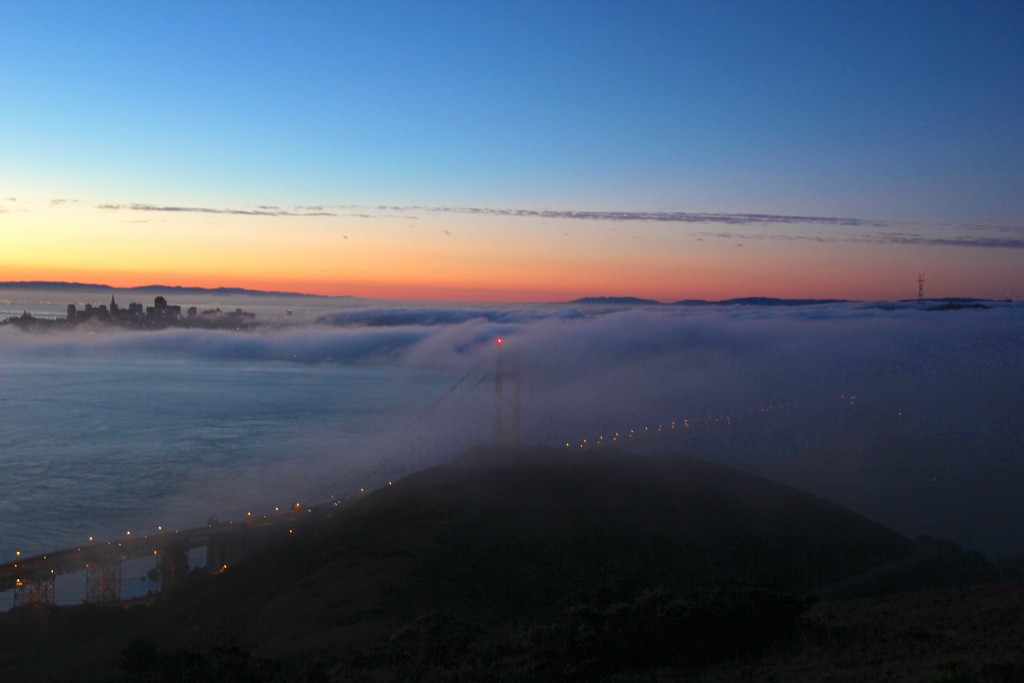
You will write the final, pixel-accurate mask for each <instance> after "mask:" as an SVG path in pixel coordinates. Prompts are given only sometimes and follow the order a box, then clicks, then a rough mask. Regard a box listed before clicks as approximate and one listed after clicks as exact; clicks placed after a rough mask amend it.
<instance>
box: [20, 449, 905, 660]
mask: <svg viewBox="0 0 1024 683" xmlns="http://www.w3.org/2000/svg"><path fill="white" fill-rule="evenodd" d="M910 552H912V544H911V543H910V542H909V541H908V540H907V539H905V538H903V537H901V536H899V535H897V534H895V533H892V532H890V531H888V530H886V529H884V528H882V527H880V526H878V525H876V524H874V523H872V522H869V521H868V520H866V519H864V518H862V517H859V516H857V515H855V514H853V513H851V512H849V511H847V510H844V509H842V508H839V507H837V506H835V505H832V504H830V503H827V502H825V501H824V500H821V499H818V498H815V497H812V496H809V495H806V494H803V493H800V492H797V491H795V490H792V489H789V488H787V487H784V486H781V485H778V484H774V483H771V482H769V481H767V480H764V479H761V478H758V477H755V476H752V475H746V474H742V473H739V472H736V471H734V470H731V469H728V468H726V467H722V466H718V465H713V464H710V463H707V462H703V461H699V460H694V459H691V458H687V457H685V456H680V455H673V456H664V455H662V456H635V455H628V454H625V453H619V452H614V451H602V452H597V453H594V452H587V453H577V452H571V451H565V450H555V449H541V448H527V447H516V448H512V447H508V448H499V447H484V448H476V449H473V450H471V451H469V452H467V453H465V454H464V455H462V456H460V457H459V458H457V459H456V460H454V461H453V462H451V463H450V464H448V465H445V466H442V467H438V468H434V469H431V470H426V471H423V472H420V473H418V474H415V475H412V476H410V477H407V478H406V479H403V480H401V481H399V482H396V484H395V486H393V487H389V488H386V489H384V490H380V491H377V492H375V493H373V494H372V495H368V496H367V497H366V499H364V500H362V501H360V502H359V503H357V504H355V505H353V506H352V507H351V508H349V509H346V510H343V511H342V512H340V513H339V514H338V515H337V516H336V517H334V518H333V519H331V520H329V521H327V522H324V523H323V524H321V525H320V526H318V527H316V528H311V529H307V530H305V531H303V533H301V534H299V535H297V536H296V537H294V538H293V539H290V540H289V542H288V543H286V544H283V545H281V546H278V547H275V548H272V549H271V550H269V551H268V552H266V553H264V554H263V555H262V556H259V557H256V558H253V560H251V561H249V562H243V563H240V564H238V565H237V566H235V567H233V568H231V570H230V571H228V572H227V573H225V574H223V575H221V576H217V577H212V578H211V579H210V580H205V581H201V582H197V583H195V584H193V585H191V586H189V587H186V588H185V589H183V590H182V591H180V592H179V593H178V594H176V595H175V596H174V597H173V598H171V599H169V600H166V601H164V602H162V603H160V604H157V605H155V606H153V607H151V608H137V609H132V610H128V611H127V613H123V614H119V615H116V616H112V617H110V618H109V619H108V621H109V622H110V623H109V625H108V626H109V627H108V630H107V631H106V632H103V631H102V629H96V628H91V629H90V628H83V629H80V631H79V632H78V635H73V636H70V635H67V634H64V635H62V637H61V639H58V640H59V641H61V642H55V641H53V640H51V641H49V642H48V641H46V639H35V640H33V642H32V647H33V648H39V649H38V651H37V652H36V654H35V655H30V654H27V653H26V652H25V651H24V650H20V655H19V656H20V657H21V658H27V660H26V661H25V664H26V665H32V662H33V661H34V662H35V665H36V666H37V668H36V669H35V671H36V672H37V673H38V672H39V671H40V669H39V668H38V665H39V664H38V663H39V661H40V660H39V657H40V656H42V657H44V658H45V657H47V655H48V654H50V653H48V648H58V649H59V648H66V649H67V650H68V651H72V650H73V651H75V652H76V654H78V655H79V656H83V657H86V658H89V657H94V658H96V659H97V660H99V661H97V666H96V667H90V668H88V669H77V668H76V669H75V671H74V675H77V676H79V678H78V679H76V678H74V676H73V675H71V673H70V672H69V671H67V670H62V671H61V672H60V674H59V675H55V679H57V680H93V679H94V678H93V677H94V676H95V680H103V679H104V676H107V677H109V678H113V677H115V676H116V674H117V670H116V669H115V668H114V665H116V664H117V662H118V653H121V652H122V651H123V650H124V648H125V647H126V646H127V645H128V644H129V642H130V641H131V640H132V639H135V641H134V644H133V645H132V648H134V649H130V650H129V651H128V652H129V654H132V657H134V659H133V660H132V661H135V662H136V663H135V664H134V665H133V666H135V665H137V666H140V667H142V669H145V667H146V666H147V664H146V662H149V663H150V664H149V665H152V666H155V664H153V662H156V661H163V662H164V664H166V662H167V661H168V660H160V659H159V656H158V655H157V654H155V653H156V652H163V653H178V654H179V655H180V654H181V653H192V654H191V655H190V656H194V657H198V658H199V659H200V660H202V661H206V662H207V666H208V667H213V666H214V664H210V663H209V662H220V664H223V662H222V659H223V658H224V657H227V656H228V655H225V654H224V653H235V654H236V655H238V653H243V654H244V655H245V657H246V658H249V657H251V658H252V659H251V662H256V661H261V662H270V663H273V664H274V666H271V668H270V669H268V670H267V671H269V672H270V673H267V672H264V673H263V674H260V675H261V676H263V677H262V678H260V677H258V676H257V677H255V678H250V679H246V680H288V678H287V677H283V676H285V674H284V673H282V672H283V671H286V670H288V667H290V666H299V663H303V664H302V666H306V665H309V666H313V664H310V663H314V664H315V668H317V670H318V671H321V672H326V673H325V675H326V674H328V673H329V674H331V675H332V676H333V675H335V674H338V672H340V671H347V670H348V668H347V667H350V666H356V669H357V670H362V671H378V670H379V669H381V667H383V668H388V667H390V666H392V665H393V664H394V661H393V659H394V657H395V656H397V655H395V652H393V651H392V650H389V649H388V647H389V646H388V645H387V644H388V643H393V642H394V638H396V637H399V634H402V633H404V634H405V636H402V637H405V638H412V639H413V640H414V641H415V643H414V644H412V645H409V646H408V647H405V646H403V647H402V648H399V652H400V654H401V656H402V657H406V656H407V654H408V652H418V651H419V650H418V649H417V648H423V647H426V648H427V650H429V651H433V650H431V649H430V648H432V647H435V646H434V645H429V643H428V644H426V645H425V644H424V643H425V642H428V641H429V638H431V637H436V636H437V633H438V632H443V633H445V634H448V635H446V636H445V638H446V639H448V638H449V637H456V636H455V635H452V634H460V633H461V634H462V635H461V636H458V638H462V639H463V641H464V644H463V645H458V647H457V648H456V650H458V648H462V647H469V645H470V644H472V643H474V642H475V643H476V647H484V645H481V644H480V643H485V644H486V643H487V642H489V640H488V638H490V637H491V636H486V637H485V636H484V635H482V634H486V633H489V632H490V633H495V632H499V631H501V629H503V628H507V627H509V625H512V624H516V623H518V624H522V623H523V620H528V621H529V620H541V622H538V623H547V622H545V621H544V620H549V619H554V620H555V621H554V622H552V623H553V624H554V625H553V626H550V627H545V628H553V629H555V630H556V631H557V632H559V633H577V632H578V631H579V629H578V628H577V626H575V625H573V624H576V623H577V622H576V621H574V620H577V619H579V618H580V617H579V614H580V612H579V611H578V610H577V611H576V612H573V614H575V615H576V616H573V617H572V618H571V619H570V620H569V621H564V619H563V620H562V621H559V619H562V617H559V616H558V615H559V614H562V612H560V610H563V609H564V608H565V607H564V606H565V604H566V600H567V599H569V600H570V601H571V600H577V601H578V600H580V599H582V600H583V601H584V605H585V606H586V609H585V610H584V611H585V612H586V613H587V614H591V615H592V616H591V617H588V619H592V618H597V619H600V620H605V621H607V622H608V623H610V624H615V623H619V622H617V621H616V620H621V619H624V618H626V617H623V616H622V614H623V613H621V611H620V610H621V608H620V607H617V605H620V604H628V605H632V607H630V608H629V609H630V610H634V611H635V612H636V614H634V616H632V617H629V619H628V621H630V623H635V622H636V619H637V618H639V617H637V616H636V615H639V614H646V615H648V616H647V617H645V620H646V621H647V622H649V623H655V622H657V620H660V619H667V620H668V621H667V622H666V623H667V624H668V625H669V626H671V625H672V624H675V626H673V628H676V627H678V628H682V629H684V630H685V629H688V628H691V627H692V623H691V621H692V619H695V618H696V617H694V616H693V614H703V612H701V610H705V611H707V610H712V611H713V610H718V609H719V608H720V607H721V605H723V604H728V605H729V607H728V609H729V610H732V612H730V613H734V614H736V615H739V616H735V617H732V618H736V619H739V620H740V621H742V622H744V623H745V622H746V621H749V619H747V618H746V617H743V616H742V615H743V614H746V612H743V610H749V609H756V610H760V612H759V613H765V610H768V611H769V612H770V611H771V610H772V609H774V608H772V607H771V605H774V604H776V603H775V602H772V600H774V599H773V598H768V602H765V600H766V598H764V595H767V593H765V594H764V595H762V593H757V594H756V595H754V596H753V597H751V596H750V595H748V594H747V593H742V591H746V590H748V589H749V588H750V587H751V586H761V587H767V588H769V589H771V591H774V592H772V593H771V594H779V595H781V594H784V593H785V594H790V595H796V594H799V593H802V592H804V591H807V590H809V589H812V588H814V587H817V586H819V585H822V584H826V583H832V582H835V581H839V580H841V579H843V578H845V577H848V576H852V575H855V574H858V573H861V572H863V571H865V570H867V569H868V568H870V567H872V566H875V565H878V564H881V563H885V562H889V561H892V560H894V559H896V558H899V557H902V556H905V555H906V554H908V553H910ZM723 588H724V589H726V590H730V591H731V590H736V591H740V592H741V593H742V597H740V598H738V599H737V598H735V597H729V598H727V599H726V602H724V603H723V602H720V601H719V602H716V601H717V600H719V599H718V598H714V599H712V601H711V602H710V603H709V602H707V598H706V596H708V595H712V593H709V591H713V589H723ZM608 590H611V591H612V594H614V595H617V596H619V597H616V598H615V599H610V598H608V597H607V596H608V595H610V594H609V593H607V591H608ZM758 590H761V589H758ZM595 591H596V592H595ZM602 591H604V592H603V593H602ZM650 591H655V592H654V593H650ZM659 591H660V592H659ZM586 595H590V596H591V597H589V598H586V597H585V598H580V597H579V596H586ZM601 595H604V596H605V597H600V596H601ZM693 595H702V596H705V598H701V600H702V602H699V604H698V606H696V607H694V606H692V605H691V606H690V607H687V608H686V609H685V610H684V609H683V608H682V607H680V606H679V605H680V603H679V602H678V600H676V599H675V598H674V597H673V596H693ZM759 595H760V596H761V597H758V596H759ZM572 596H576V597H575V598H573V597H572ZM594 596H598V597H594ZM645 596H646V597H645ZM623 601H625V602H624V603H623ZM737 604H740V605H741V607H737V606H736V605H737ZM779 604H785V605H792V604H795V603H794V602H792V601H790V602H785V601H783V603H779ZM708 605H712V606H711V607H709V606H708ZM766 605H768V607H766ZM789 609H790V608H789V607H786V608H784V609H783V611H784V612H785V611H786V610H789ZM680 610H682V611H680ZM694 610H696V611H694ZM737 610H739V611H738V612H737ZM118 611H119V612H120V610H118ZM798 611H799V610H797V612H798ZM797 612H793V615H794V616H795V614H796V613H797ZM787 613H788V612H787ZM630 614H632V612H630ZM595 615H596V616H595ZM616 615H618V616H616ZM652 615H655V616H652ZM657 615H660V616H657ZM681 615H682V616H681ZM686 615H690V616H686ZM15 616H17V615H15ZM702 618H703V617H702ZM439 619H440V622H439V621H438V620H439ZM652 619H654V620H655V621H651V620H652ZM680 619H682V621H680ZM424 620H426V621H424ZM687 620H691V621H687ZM438 623H442V624H445V625H444V626H443V627H442V626H438V625H437V624H438ZM658 623H660V622H658ZM694 623H695V622H694ZM737 623H740V622H737ZM425 624H426V626H425ZM431 624H433V625H432V626H431ZM680 624H682V625H681V626H680ZM12 625H13V624H12V622H11V620H10V618H9V619H7V620H6V621H2V622H0V642H4V643H7V645H6V647H8V648H11V647H14V645H13V644H14V643H15V642H16V641H17V638H15V639H14V640H11V639H9V638H4V637H3V636H5V634H6V633H7V632H8V631H7V629H8V628H10V627H12ZM684 627H685V628H684ZM609 628H610V627H609ZM410 629H411V630H410ZM439 629H440V630H439ZM535 631H536V629H534V630H532V631H530V630H528V631H527V632H526V633H527V635H529V633H535ZM612 632H614V629H613V631H612ZM101 633H102V634H103V635H101V636H100V635H99V634H101ZM410 634H411V635H410ZM520 635H522V634H520ZM527 635H523V636H522V637H527ZM93 636H96V641H95V642H89V638H90V637H93ZM517 637H518V636H517ZM425 638H426V639H427V640H426V641H425V640H424V639H425ZM458 638H457V640H458ZM140 639H141V640H140ZM65 640H66V642H65ZM99 641H102V642H99ZM463 641H458V642H463ZM573 642H575V641H573ZM594 642H600V641H593V642H591V641H590V640H588V641H586V642H585V643H584V644H583V645H580V644H579V643H576V644H574V645H573V647H577V649H578V648H580V647H584V646H585V647H592V646H593V643H594ZM140 643H141V644H140ZM157 644H158V645H157ZM0 647H3V646H0ZM392 647H393V646H392ZM452 647H453V646H452V644H451V642H449V640H446V641H445V646H444V647H443V648H441V650H442V651H444V652H448V653H450V652H452V651H453V650H452V649H451V648H452ZM565 647H569V646H568V645H566V646H565ZM382 648H383V649H382ZM410 648H411V649H410ZM435 649H436V648H435ZM484 649H485V651H487V652H490V651H489V650H486V648H484ZM527 650H529V648H527ZM458 651H460V652H461V650H458ZM389 652H390V653H391V654H388V653H389ZM83 653H85V654H83ZM197 653H198V654H197ZM367 653H370V654H367ZM373 653H376V654H373ZM382 653H383V654H382ZM15 654H16V653H15V652H13V651H12V652H6V653H5V652H2V651H0V657H2V659H0V663H6V664H8V665H10V666H12V667H13V666H14V664H15V663H16V662H17V659H16V658H15ZM563 654H564V653H563ZM166 656H170V655H166ZM231 656H235V655H231ZM238 656H241V655H238ZM467 656H468V655H467ZM487 656H488V657H492V656H494V655H493V652H492V653H491V654H490V655H487ZM561 656H563V655H562V654H560V655H559V657H561ZM367 657H369V659H366V658H367ZM374 657H377V658H378V659H374ZM381 657H383V658H384V659H383V660H380V658H381ZM154 658H155V659H154ZM204 658H205V659H204ZM229 659H230V657H229ZM136 660H138V661H136ZM54 661H60V657H59V656H58V657H57V658H55V659H54ZM247 661H249V660H247ZM402 661H404V662H405V664H403V666H407V667H408V666H414V665H413V664H410V663H409V661H406V660H402ZM139 662H141V664H140V663H139ZM353 662H356V663H357V664H352V663H353ZM381 662H383V663H381ZM220 664H217V666H220ZM236 664H237V662H236ZM420 664H422V662H421V663H420ZM394 665H395V666H397V664H394ZM197 666H199V665H197ZM246 666H248V664H247V665H246ZM268 666H269V665H268ZM275 666H276V667H277V668H276V669H275V668H274V667H275ZM415 666H419V665H415ZM415 666H414V668H415ZM517 666H518V665H517ZM123 667H124V662H123V661H122V671H124V668H123ZM281 667H283V668H281ZM43 670H45V667H43ZM140 670H141V669H140ZM12 671H13V669H12ZM261 671H262V670H261ZM273 671H278V673H277V674H274V673H273ZM101 672H105V673H101ZM332 672H333V673H332ZM350 673H351V672H350ZM197 675H198V674H197ZM211 675H212V674H211ZM289 675H290V674H289ZM339 675H340V674H339ZM254 676H255V674H254ZM268 676H269V678H268ZM36 678H37V679H38V680H42V679H41V678H39V677H38V676H37V677H36ZM154 680H164V679H159V678H158V679H154ZM195 680H207V679H205V678H195Z"/></svg>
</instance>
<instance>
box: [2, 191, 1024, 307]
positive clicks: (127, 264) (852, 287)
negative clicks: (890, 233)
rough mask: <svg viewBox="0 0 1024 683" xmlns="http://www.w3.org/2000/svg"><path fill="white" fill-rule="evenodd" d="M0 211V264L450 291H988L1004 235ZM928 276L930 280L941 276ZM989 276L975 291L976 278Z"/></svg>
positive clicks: (1007, 263) (997, 276) (709, 294)
mask: <svg viewBox="0 0 1024 683" xmlns="http://www.w3.org/2000/svg"><path fill="white" fill-rule="evenodd" d="M19 207H21V208H19V209H18V211H8V212H6V213H0V229H2V230H3V232H2V235H3V238H2V243H0V247H2V249H0V280H2V281H26V280H44V281H50V280H52V281H75V282H86V283H95V284H106V285H110V286H113V287H136V286H145V285H154V284H163V285H171V286H174V285H177V286H182V287H205V288H216V287H240V288H245V289H255V290H269V291H282V292H298V293H305V294H319V295H326V296H355V297H363V298H375V299H405V300H434V301H441V300H451V301H460V300H461V301H495V302H515V301H534V302H544V301H567V300H571V299H575V298H579V297H584V296H634V297H640V298H648V299H654V300H658V301H666V302H668V301H678V300H681V299H707V300H719V299H728V298H733V297H745V296H768V297H782V298H837V299H891V298H911V297H913V296H916V287H917V281H916V278H917V272H918V271H919V270H922V269H923V270H926V271H928V272H935V273H942V274H943V277H945V279H946V283H945V284H944V283H943V282H942V279H941V278H940V277H939V276H936V277H933V278H930V279H931V282H930V283H929V284H930V291H929V295H931V296H985V295H987V296H991V297H1002V295H1003V293H1004V292H1006V291H1013V289H1014V282H1015V278H1016V279H1019V274H1018V273H1019V266H1018V264H1017V257H1018V254H1016V253H1014V252H1013V251H1012V250H1003V251H999V250H984V251H981V250H974V251H973V252H970V254H971V255H972V256H974V257H975V258H976V259H979V258H983V259H984V261H983V263H984V267H979V265H978V261H977V260H971V259H963V258H958V257H959V256H962V255H963V253H964V252H962V251H958V250H955V249H949V248H944V247H926V246H914V247H910V246H896V247H891V246H890V247H884V248H883V247H879V246H878V245H875V244H857V243H846V244H841V246H838V247H837V246H835V245H834V244H828V243H818V242H814V241H801V242H787V241H779V240H743V239H742V238H731V239H729V238H725V237H717V236H715V235H702V233H701V232H700V230H703V228H700V229H694V228H689V227H687V226H676V225H665V224H638V223H609V222H607V221H605V222H600V221H597V222H580V221H576V222H573V221H564V220H563V221H559V220H549V221H525V220H520V219H515V218H507V217H504V218H494V219H492V218H480V217H476V216H465V215H445V214H430V213H425V214H424V215H422V216H418V217H415V220H414V219H413V218H414V217H410V216H383V215H382V216H372V217H362V216H361V217H344V216H336V217H329V218H309V217H253V216H242V215H229V214H225V215H220V214H214V215H209V214H202V213H187V212H186V213H180V214H178V213H174V214H159V213H158V214H153V213H152V212H150V213H146V212H138V211H132V210H120V211H112V210H105V209H100V208H97V207H94V206H93V207H90V206H79V205H67V206H65V205H60V206H52V205H49V204H47V203H42V202H38V203H37V204H35V205H30V204H28V203H25V202H19ZM943 288H944V289H945V291H942V290H943ZM988 290H990V291H988Z"/></svg>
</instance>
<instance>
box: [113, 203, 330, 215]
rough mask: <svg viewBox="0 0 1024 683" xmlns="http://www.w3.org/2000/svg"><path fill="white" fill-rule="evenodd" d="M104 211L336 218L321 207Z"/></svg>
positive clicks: (137, 207) (134, 207)
mask: <svg viewBox="0 0 1024 683" xmlns="http://www.w3.org/2000/svg"><path fill="white" fill-rule="evenodd" d="M99 208H100V209H103V210H105V211H152V212H157V213H159V212H163V213H206V214H230V215H237V216H337V215H338V214H336V213H333V212H330V211H324V210H323V208H322V207H295V208H294V209H281V208H279V207H275V206H267V205H261V206H258V207H256V208H254V209H231V208H226V209H216V208H211V207H206V206H157V205H155V204H100V205H99Z"/></svg>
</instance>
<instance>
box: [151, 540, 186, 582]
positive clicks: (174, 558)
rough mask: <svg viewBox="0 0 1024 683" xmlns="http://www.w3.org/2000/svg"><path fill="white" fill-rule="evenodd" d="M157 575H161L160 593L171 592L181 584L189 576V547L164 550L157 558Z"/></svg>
mask: <svg viewBox="0 0 1024 683" xmlns="http://www.w3.org/2000/svg"><path fill="white" fill-rule="evenodd" d="M156 570H157V573H158V574H159V575H160V591H161V592H163V591H169V590H171V589H173V588H174V587H175V586H178V585H179V584H181V583H182V582H183V581H184V580H185V578H186V577H187V576H188V546H187V545H180V546H171V547H169V548H166V549H164V551H163V552H161V553H160V555H159V557H158V558H157V564H156Z"/></svg>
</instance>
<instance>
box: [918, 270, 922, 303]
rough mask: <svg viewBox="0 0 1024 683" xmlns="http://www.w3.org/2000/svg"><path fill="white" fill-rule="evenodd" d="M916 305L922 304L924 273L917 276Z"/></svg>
mask: <svg viewBox="0 0 1024 683" xmlns="http://www.w3.org/2000/svg"><path fill="white" fill-rule="evenodd" d="M917 303H919V304H923V303H924V273H918V274H917Z"/></svg>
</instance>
